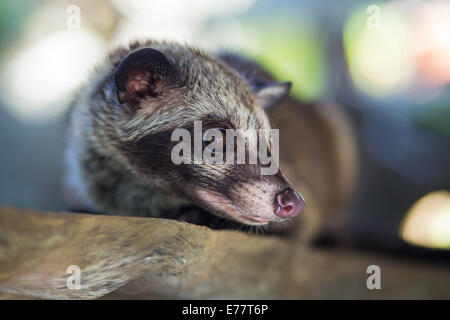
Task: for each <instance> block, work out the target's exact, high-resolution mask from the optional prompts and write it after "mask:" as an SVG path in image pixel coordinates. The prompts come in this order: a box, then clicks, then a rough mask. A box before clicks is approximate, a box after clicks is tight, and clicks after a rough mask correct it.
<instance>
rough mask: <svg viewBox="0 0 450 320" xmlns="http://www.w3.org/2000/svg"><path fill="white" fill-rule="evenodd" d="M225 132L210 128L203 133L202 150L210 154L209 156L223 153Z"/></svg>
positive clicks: (222, 129)
mask: <svg viewBox="0 0 450 320" xmlns="http://www.w3.org/2000/svg"><path fill="white" fill-rule="evenodd" d="M226 145H227V144H226V130H225V129H224V128H211V129H208V130H206V131H205V132H204V133H203V149H204V150H208V151H209V152H211V155H212V156H214V155H216V154H221V153H225V151H226Z"/></svg>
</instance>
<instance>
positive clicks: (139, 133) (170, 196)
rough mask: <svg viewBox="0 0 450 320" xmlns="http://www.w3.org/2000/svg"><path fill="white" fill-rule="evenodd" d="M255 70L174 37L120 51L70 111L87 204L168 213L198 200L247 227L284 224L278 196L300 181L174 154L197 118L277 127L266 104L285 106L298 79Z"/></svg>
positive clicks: (73, 162) (75, 173) (71, 148)
mask: <svg viewBox="0 0 450 320" xmlns="http://www.w3.org/2000/svg"><path fill="white" fill-rule="evenodd" d="M255 67H256V65H255ZM251 69H253V70H254V71H253V73H252V72H251ZM256 72H259V73H261V72H263V71H257V69H254V68H253V64H252V63H250V62H248V61H246V60H240V58H238V57H233V56H231V55H227V56H222V59H220V58H218V59H215V58H212V57H210V56H208V55H206V54H204V53H203V52H201V51H200V50H198V49H195V48H191V47H186V46H182V45H178V44H174V43H165V42H164V43H161V42H152V41H148V42H143V43H133V44H131V45H130V46H129V47H128V48H120V49H118V50H116V51H114V52H113V53H112V54H110V55H109V57H108V58H107V59H106V62H105V63H104V64H103V65H102V66H100V67H98V68H97V70H96V71H95V72H94V73H93V76H92V78H91V79H90V81H89V83H88V85H87V86H85V87H84V88H83V89H82V90H81V92H80V94H79V95H78V96H77V98H76V100H75V102H74V104H73V106H72V110H71V115H70V130H69V143H68V148H67V156H66V161H67V165H68V171H69V174H68V182H69V183H70V184H71V186H72V187H73V189H74V190H75V192H76V193H77V195H78V197H79V198H80V200H81V202H82V203H83V204H84V205H86V206H88V207H90V208H92V209H93V210H96V211H100V212H102V213H108V214H118V215H133V216H155V217H158V216H160V217H161V216H162V217H164V216H165V212H170V211H171V210H176V209H177V208H180V207H181V206H183V205H186V204H194V205H197V206H200V207H202V208H203V209H206V210H207V211H209V212H211V213H214V214H216V215H218V216H220V217H224V218H227V219H230V220H234V221H238V222H240V223H244V224H248V225H262V224H267V223H269V222H272V221H280V220H283V219H282V218H280V217H278V216H276V215H274V210H275V209H276V205H277V204H276V196H277V194H279V193H280V192H283V191H285V190H289V189H290V188H291V186H290V185H289V183H288V182H287V181H286V180H285V178H284V177H283V175H282V174H281V172H279V171H278V173H277V174H276V175H273V176H261V174H260V167H261V165H260V164H252V165H251V164H241V165H237V164H234V165H212V164H199V165H195V164H181V165H175V164H174V163H173V162H172V161H171V157H170V156H171V150H172V147H173V146H174V145H175V144H176V143H177V142H175V141H171V134H172V132H173V130H174V129H176V128H185V129H187V130H190V131H192V130H193V129H192V128H193V123H194V121H195V120H201V121H202V123H203V129H204V130H206V129H208V128H231V129H243V130H247V129H269V128H270V125H269V121H268V118H267V116H266V114H265V112H264V111H263V107H264V108H268V107H271V106H273V105H275V104H277V103H278V102H279V101H280V100H281V99H282V98H283V97H284V96H286V94H287V93H288V91H289V87H290V84H289V83H275V82H273V81H272V80H271V79H270V77H269V76H267V78H266V77H262V76H261V75H259V76H257V74H256ZM261 74H262V73H261ZM252 75H253V78H252ZM269 80H270V81H269Z"/></svg>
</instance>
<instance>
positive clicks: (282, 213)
mask: <svg viewBox="0 0 450 320" xmlns="http://www.w3.org/2000/svg"><path fill="white" fill-rule="evenodd" d="M275 203H276V209H275V215H276V216H278V217H281V218H292V217H295V216H296V215H298V214H299V213H300V211H302V210H303V208H304V207H305V199H303V197H302V196H301V195H300V194H299V193H298V192H297V191H295V190H292V189H288V190H286V191H283V192H280V193H279V194H277V195H276V201H275Z"/></svg>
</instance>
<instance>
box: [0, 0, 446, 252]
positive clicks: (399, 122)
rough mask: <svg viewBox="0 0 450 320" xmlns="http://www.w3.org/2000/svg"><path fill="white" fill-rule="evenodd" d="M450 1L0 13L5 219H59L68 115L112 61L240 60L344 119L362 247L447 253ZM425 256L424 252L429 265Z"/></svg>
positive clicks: (52, 7) (219, 2)
mask: <svg viewBox="0 0 450 320" xmlns="http://www.w3.org/2000/svg"><path fill="white" fill-rule="evenodd" d="M449 35H450V1H439V0H435V1H415V0H407V1H399V0H398V1H386V2H383V1H382V2H373V1H361V0H341V1H331V0H329V1H325V0H303V1H291V0H281V1H280V0H277V1H275V0H215V1H208V0H190V1H187V0H184V1H175V0H147V1H145V0H142V1H139V0H109V1H106V0H105V1H93V0H70V1H66V0H64V1H43V0H15V1H12V0H11V1H5V0H3V1H1V2H0V144H1V157H0V205H7V206H13V207H20V208H33V209H39V210H65V209H66V208H65V206H64V203H63V200H62V154H63V147H64V129H65V111H66V110H67V107H68V103H69V102H70V99H71V97H72V95H73V93H74V91H75V90H76V89H77V88H78V87H79V86H80V85H82V83H83V81H85V80H86V79H87V78H88V76H89V73H90V71H91V70H92V67H93V65H95V64H96V63H97V62H98V61H100V60H101V59H102V57H104V56H105V54H106V52H107V51H108V49H109V48H111V47H114V46H116V45H117V44H120V43H127V42H128V41H130V40H132V39H140V38H146V37H151V38H156V39H171V40H178V41H183V42H187V43H190V44H196V45H199V46H201V47H203V48H206V49H208V50H212V51H216V50H220V49H227V50H230V49H231V50H233V51H236V52H241V53H243V54H245V55H247V56H249V57H252V58H254V59H256V60H257V61H259V62H260V63H262V64H263V65H264V66H265V67H266V68H268V69H269V70H270V71H272V73H273V74H274V75H276V76H277V77H279V78H280V79H283V80H291V81H292V82H293V94H294V95H295V96H296V97H297V98H298V99H300V100H302V101H304V102H310V101H313V100H316V99H326V100H331V101H334V102H336V103H338V104H340V105H342V106H343V107H344V108H345V109H346V110H347V111H348V113H349V114H350V115H351V118H352V120H353V122H354V123H355V126H356V130H357V133H358V139H359V144H360V149H361V159H362V171H361V182H360V187H359V189H358V197H357V198H356V199H355V201H354V203H353V204H352V214H351V219H350V234H351V237H352V238H353V239H354V242H355V244H356V245H358V246H360V247H364V248H373V249H380V250H384V251H392V252H397V251H399V250H400V251H401V250H402V249H404V250H406V249H407V248H409V246H413V247H414V248H421V247H422V248H428V249H426V250H432V249H433V250H434V252H439V253H440V254H442V252H444V256H446V257H449V255H448V253H449V252H450V251H449V250H450V193H449V190H450V86H449V83H450V36H449ZM427 252H428V251H427Z"/></svg>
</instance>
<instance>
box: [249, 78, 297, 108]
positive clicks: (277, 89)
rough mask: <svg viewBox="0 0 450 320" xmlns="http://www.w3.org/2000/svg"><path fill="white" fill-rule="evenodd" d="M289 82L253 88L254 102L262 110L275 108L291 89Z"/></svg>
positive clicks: (271, 83) (272, 83)
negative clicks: (255, 101)
mask: <svg viewBox="0 0 450 320" xmlns="http://www.w3.org/2000/svg"><path fill="white" fill-rule="evenodd" d="M291 85H292V83H291V82H269V83H265V84H263V85H261V86H260V87H258V88H255V94H256V100H257V102H258V103H259V105H260V106H261V107H262V108H263V109H266V110H267V109H271V108H274V107H276V106H277V105H278V104H279V103H280V102H281V101H282V100H283V99H284V98H286V96H287V95H288V94H289V91H290V89H291Z"/></svg>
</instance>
